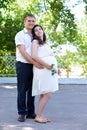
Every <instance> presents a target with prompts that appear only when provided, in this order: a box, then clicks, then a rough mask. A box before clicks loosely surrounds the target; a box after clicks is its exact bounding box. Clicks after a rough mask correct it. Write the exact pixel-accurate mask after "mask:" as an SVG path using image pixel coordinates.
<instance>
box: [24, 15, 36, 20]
mask: <svg viewBox="0 0 87 130" xmlns="http://www.w3.org/2000/svg"><path fill="white" fill-rule="evenodd" d="M27 17H34V18H35V19H36V17H35V16H34V15H33V14H26V15H25V17H24V20H25V19H26V18H27Z"/></svg>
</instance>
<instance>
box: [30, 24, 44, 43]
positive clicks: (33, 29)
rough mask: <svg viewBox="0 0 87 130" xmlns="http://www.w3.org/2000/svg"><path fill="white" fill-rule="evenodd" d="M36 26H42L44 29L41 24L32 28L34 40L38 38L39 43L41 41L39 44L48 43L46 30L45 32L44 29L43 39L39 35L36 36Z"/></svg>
mask: <svg viewBox="0 0 87 130" xmlns="http://www.w3.org/2000/svg"><path fill="white" fill-rule="evenodd" d="M36 27H40V28H41V29H42V30H43V28H42V26H40V25H35V26H34V27H33V28H32V36H33V40H35V39H36V40H38V43H39V45H43V44H45V43H46V35H45V32H44V30H43V41H42V40H41V39H40V38H39V37H38V36H36V34H35V28H36Z"/></svg>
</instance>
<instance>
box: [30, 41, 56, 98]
mask: <svg viewBox="0 0 87 130" xmlns="http://www.w3.org/2000/svg"><path fill="white" fill-rule="evenodd" d="M38 57H40V58H41V59H42V60H44V61H45V62H47V63H48V64H50V65H51V64H53V65H54V67H55V68H56V70H58V67H57V61H56V58H55V56H54V55H53V52H52V49H51V48H50V46H49V45H47V44H44V45H42V46H39V47H38ZM57 90H58V73H55V74H54V75H52V70H48V69H46V68H44V69H38V68H36V67H35V66H34V67H33V84H32V96H35V95H40V94H44V93H48V92H55V91H57Z"/></svg>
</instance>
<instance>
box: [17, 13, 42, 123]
mask: <svg viewBox="0 0 87 130" xmlns="http://www.w3.org/2000/svg"><path fill="white" fill-rule="evenodd" d="M35 24H36V18H35V16H34V15H33V14H27V15H26V16H25V18H24V25H25V28H24V29H23V30H21V31H20V32H18V33H17V34H16V36H15V44H16V61H17V62H16V72H17V108H18V114H19V117H18V121H20V122H24V121H25V119H26V118H35V116H36V114H35V107H34V98H35V97H32V78H33V64H34V65H35V66H36V67H38V68H41V65H39V64H38V63H36V62H35V61H34V60H33V59H32V58H31V41H32V35H31V30H32V28H33V26H34V25H35Z"/></svg>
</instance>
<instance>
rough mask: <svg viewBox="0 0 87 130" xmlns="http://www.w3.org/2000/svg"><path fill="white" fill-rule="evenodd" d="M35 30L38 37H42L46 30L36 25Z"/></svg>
mask: <svg viewBox="0 0 87 130" xmlns="http://www.w3.org/2000/svg"><path fill="white" fill-rule="evenodd" d="M34 32H35V35H36V36H37V37H40V38H41V37H43V33H44V32H43V30H42V28H41V27H39V26H37V27H35V29H34Z"/></svg>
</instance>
